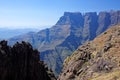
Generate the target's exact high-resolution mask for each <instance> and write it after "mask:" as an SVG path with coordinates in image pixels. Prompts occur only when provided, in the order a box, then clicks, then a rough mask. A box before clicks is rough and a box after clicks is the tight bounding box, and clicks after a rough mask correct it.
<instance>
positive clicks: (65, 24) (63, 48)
mask: <svg viewBox="0 0 120 80" xmlns="http://www.w3.org/2000/svg"><path fill="white" fill-rule="evenodd" d="M119 16H120V11H110V12H100V13H99V14H98V15H97V13H96V12H88V13H85V14H81V13H79V12H74V13H72V12H65V13H64V15H63V16H62V17H61V18H60V19H59V20H58V22H57V23H56V24H55V25H54V26H53V27H51V28H48V29H44V30H41V31H39V32H37V33H28V34H25V35H21V36H18V37H14V38H11V39H10V40H9V44H13V43H15V42H16V41H22V40H24V41H26V42H30V43H31V44H32V46H33V47H34V48H37V49H38V50H39V51H40V52H41V59H42V60H44V61H45V62H46V63H47V64H48V66H49V67H50V68H52V69H53V71H54V72H55V73H56V74H59V73H60V71H61V68H62V64H63V61H64V59H65V58H66V57H67V56H69V55H71V54H72V52H73V51H74V50H76V49H77V48H78V46H79V45H81V44H83V43H84V42H86V41H89V40H93V39H94V38H95V37H96V36H97V35H99V34H100V33H101V32H103V31H105V30H106V29H108V28H109V27H110V26H111V25H115V24H118V23H119V22H120V17H119Z"/></svg>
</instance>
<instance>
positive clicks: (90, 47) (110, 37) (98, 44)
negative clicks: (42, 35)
mask: <svg viewBox="0 0 120 80" xmlns="http://www.w3.org/2000/svg"><path fill="white" fill-rule="evenodd" d="M63 65H64V67H63V70H62V72H61V74H60V76H59V78H58V80H101V79H102V80H119V79H120V76H119V75H120V25H116V26H113V27H111V28H110V29H108V30H107V31H105V32H103V33H102V34H101V35H100V36H98V37H97V38H95V39H94V40H93V41H90V42H87V43H85V44H84V45H82V46H80V47H79V48H78V49H77V50H76V51H74V52H73V54H72V55H71V56H69V57H67V58H66V59H65V61H64V64H63Z"/></svg>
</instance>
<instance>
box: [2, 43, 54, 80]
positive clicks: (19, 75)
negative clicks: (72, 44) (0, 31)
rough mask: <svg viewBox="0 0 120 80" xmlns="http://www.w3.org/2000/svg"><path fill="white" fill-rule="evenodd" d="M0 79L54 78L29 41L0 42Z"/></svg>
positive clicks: (30, 79)
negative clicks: (13, 43)
mask: <svg viewBox="0 0 120 80" xmlns="http://www.w3.org/2000/svg"><path fill="white" fill-rule="evenodd" d="M0 80H56V79H55V76H54V74H52V72H51V71H50V70H48V68H47V66H45V64H44V63H43V61H40V58H39V52H38V51H37V50H34V49H33V48H32V46H31V45H30V44H29V43H26V42H22V43H18V42H17V43H16V44H15V45H13V47H10V46H8V45H7V41H1V42H0Z"/></svg>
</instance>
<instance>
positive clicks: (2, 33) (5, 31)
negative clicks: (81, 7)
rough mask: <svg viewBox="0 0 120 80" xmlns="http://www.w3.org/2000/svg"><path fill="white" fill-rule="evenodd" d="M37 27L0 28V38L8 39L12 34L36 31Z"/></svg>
mask: <svg viewBox="0 0 120 80" xmlns="http://www.w3.org/2000/svg"><path fill="white" fill-rule="evenodd" d="M37 31H38V30H37V29H28V28H25V29H9V28H0V39H1V40H2V39H9V38H12V37H14V36H18V35H23V34H26V33H28V32H37Z"/></svg>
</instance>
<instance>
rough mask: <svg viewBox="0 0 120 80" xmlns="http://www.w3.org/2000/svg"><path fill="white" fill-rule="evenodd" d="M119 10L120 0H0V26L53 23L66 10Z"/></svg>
mask: <svg viewBox="0 0 120 80" xmlns="http://www.w3.org/2000/svg"><path fill="white" fill-rule="evenodd" d="M105 10H106V11H110V10H120V0H0V27H12V28H13V27H17V28H20V27H21V26H23V27H24V26H26V27H32V26H33V27H34V28H35V27H38V26H49V25H54V24H55V23H56V22H57V20H58V19H59V17H61V16H62V15H63V13H64V12H65V11H67V12H82V13H83V12H90V11H97V12H99V11H105Z"/></svg>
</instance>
